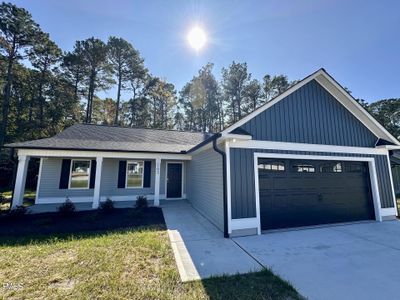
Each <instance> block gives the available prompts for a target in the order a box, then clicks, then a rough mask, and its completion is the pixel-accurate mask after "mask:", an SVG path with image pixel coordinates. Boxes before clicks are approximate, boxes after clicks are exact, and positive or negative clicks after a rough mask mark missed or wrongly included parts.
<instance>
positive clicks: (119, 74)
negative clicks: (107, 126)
mask: <svg viewBox="0 0 400 300" xmlns="http://www.w3.org/2000/svg"><path fill="white" fill-rule="evenodd" d="M121 85H122V74H121V68H119V72H118V90H117V103H116V105H115V120H114V125H118V115H119V101H120V98H121Z"/></svg>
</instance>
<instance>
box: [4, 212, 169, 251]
mask: <svg viewBox="0 0 400 300" xmlns="http://www.w3.org/2000/svg"><path fill="white" fill-rule="evenodd" d="M165 228H166V227H165V222H164V216H163V214H162V211H161V209H160V208H155V207H149V208H146V209H143V210H140V211H138V210H135V209H132V208H124V209H122V208H121V209H114V210H113V211H112V212H109V213H103V212H100V211H80V212H75V213H73V214H71V215H69V216H62V215H60V214H59V213H42V214H32V215H29V214H28V215H23V216H20V217H18V218H8V217H5V216H2V217H1V218H0V245H3V246H4V245H10V246H16V245H26V244H30V243H48V242H51V241H54V240H57V241H61V240H70V239H82V238H91V237H93V236H100V235H104V234H109V233H115V232H124V231H125V232H126V231H131V230H154V231H158V230H165Z"/></svg>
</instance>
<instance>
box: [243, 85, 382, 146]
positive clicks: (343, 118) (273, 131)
mask: <svg viewBox="0 0 400 300" xmlns="http://www.w3.org/2000/svg"><path fill="white" fill-rule="evenodd" d="M240 128H241V129H243V130H245V131H247V132H248V133H250V134H251V135H252V137H253V140H264V141H278V142H291V143H308V144H323V145H340V146H354V147H374V146H375V143H376V141H377V137H376V136H375V135H374V134H373V133H372V132H371V131H370V130H369V129H368V128H367V127H365V125H364V124H362V123H361V122H360V121H359V120H358V119H357V118H356V117H355V116H354V115H353V114H352V113H350V112H349V111H348V110H347V109H346V108H345V107H344V106H343V105H342V104H341V103H340V102H339V101H337V100H336V99H335V98H334V97H333V96H332V95H331V94H330V93H329V92H328V91H326V90H325V88H323V87H322V86H321V85H320V84H319V83H318V82H317V81H315V80H312V81H310V82H309V83H307V84H306V85H304V86H303V87H301V88H300V89H298V90H296V91H295V92H293V93H291V94H290V95H288V96H287V97H286V98H284V99H282V100H281V101H279V102H278V103H276V104H274V105H273V106H271V107H270V108H268V109H267V110H265V111H263V112H261V113H260V114H258V115H257V116H255V117H254V118H252V119H251V120H249V121H248V122H246V123H245V124H243V125H242V126H241V127H240Z"/></svg>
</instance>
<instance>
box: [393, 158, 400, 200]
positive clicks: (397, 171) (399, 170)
mask: <svg viewBox="0 0 400 300" xmlns="http://www.w3.org/2000/svg"><path fill="white" fill-rule="evenodd" d="M392 174H393V184H394V190H395V192H396V195H400V166H399V165H396V166H394V167H393V168H392Z"/></svg>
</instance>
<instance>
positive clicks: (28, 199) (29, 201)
mask: <svg viewBox="0 0 400 300" xmlns="http://www.w3.org/2000/svg"><path fill="white" fill-rule="evenodd" d="M0 194H1V195H3V197H4V198H5V201H3V202H0V212H1V211H5V210H8V209H9V208H10V202H11V195H12V192H11V191H4V192H0ZM35 196H36V191H35V190H29V189H26V190H25V194H24V206H31V205H33V204H34V203H35Z"/></svg>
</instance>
